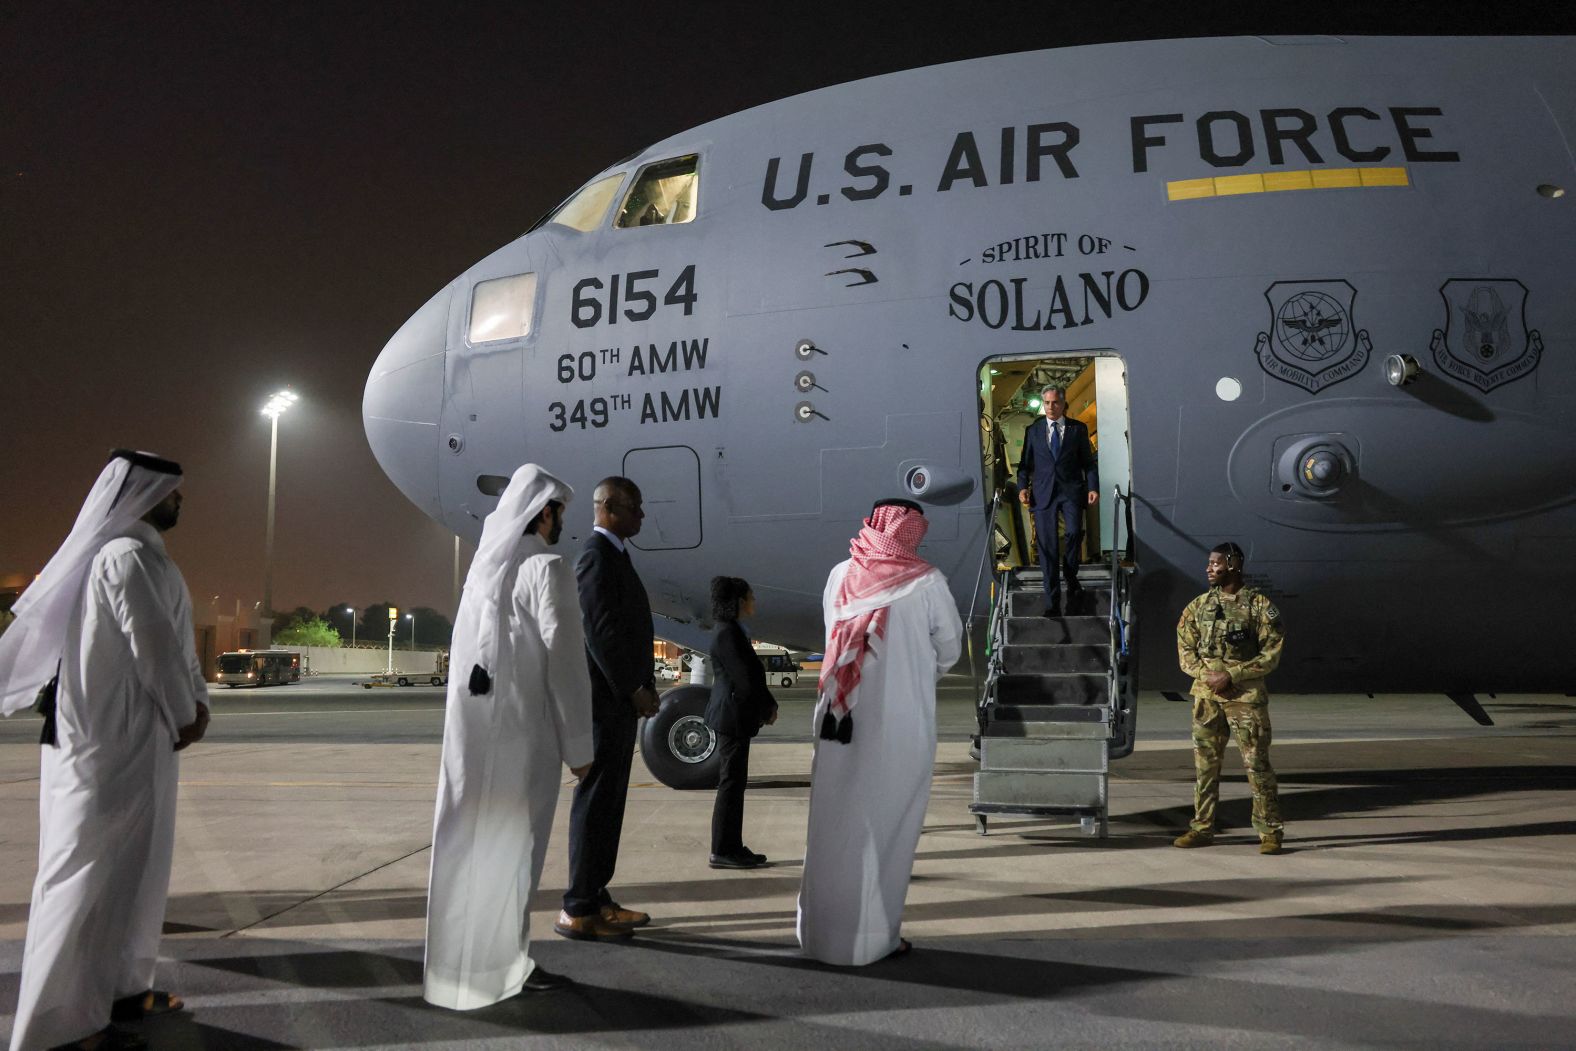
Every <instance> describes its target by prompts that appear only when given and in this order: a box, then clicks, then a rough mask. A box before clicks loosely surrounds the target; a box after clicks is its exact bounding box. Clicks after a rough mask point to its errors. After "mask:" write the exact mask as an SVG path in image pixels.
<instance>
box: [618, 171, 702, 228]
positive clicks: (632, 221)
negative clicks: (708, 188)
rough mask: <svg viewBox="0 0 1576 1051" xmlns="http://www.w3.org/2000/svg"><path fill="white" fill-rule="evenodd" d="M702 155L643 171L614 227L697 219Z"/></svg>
mask: <svg viewBox="0 0 1576 1051" xmlns="http://www.w3.org/2000/svg"><path fill="white" fill-rule="evenodd" d="M699 169H700V155H699V154H694V153H692V154H690V155H689V156H687V157H675V158H673V159H672V160H670V161H657V162H656V163H654V164H648V165H646V166H645V167H644V168H642V169H641V170H640V174H639V175H638V176H637V177H636V178H635V184H634V186H633V187H632V188H631V189H630V191H629V195H628V196H626V197H625V198H624V206H623V207H622V208H620V209H619V210H618V222H617V223H615V224H614V225H616V226H621V227H629V226H665V225H668V224H671V223H687V222H689V221H690V220H691V219H693V218H695V202H696V200H697V199H698V193H699V190H700V178H699V175H700V170H699Z"/></svg>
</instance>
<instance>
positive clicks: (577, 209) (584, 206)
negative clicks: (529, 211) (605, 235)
mask: <svg viewBox="0 0 1576 1051" xmlns="http://www.w3.org/2000/svg"><path fill="white" fill-rule="evenodd" d="M623 181H624V173H623V172H619V173H618V174H617V175H609V176H607V177H605V178H602V179H598V180H597V181H596V182H593V183H587V184H586V185H585V186H584V187H582V188H581V190H580V192H579V193H577V194H575V195H574V196H573V197H571V198H569V200H567V201H565V202H564V203H563V205H562V206H561V207H560V208H559V209H558V211H556V212H554V213H553V214H552V217H551V218H549V219H548V220H547V221H548V222H550V223H557V224H558V225H559V226H567V227H569V228H570V229H573V230H579V231H581V232H583V233H585V232H589V231H591V230H595V229H596V228H597V227H598V226H601V225H602V220H603V219H604V218H605V217H606V216H607V206H608V205H610V204H612V203H613V198H614V197H615V196H617V195H618V185H619V183H621V182H623Z"/></svg>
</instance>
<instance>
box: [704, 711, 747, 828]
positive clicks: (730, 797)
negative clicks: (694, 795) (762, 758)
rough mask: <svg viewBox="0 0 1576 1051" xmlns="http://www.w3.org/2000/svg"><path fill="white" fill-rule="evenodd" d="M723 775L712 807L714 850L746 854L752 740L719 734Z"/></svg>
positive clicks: (718, 749) (719, 755)
mask: <svg viewBox="0 0 1576 1051" xmlns="http://www.w3.org/2000/svg"><path fill="white" fill-rule="evenodd" d="M717 757H718V759H720V760H721V771H720V773H721V776H720V777H719V778H718V780H717V802H716V804H715V805H714V806H713V807H712V808H711V852H712V853H713V854H718V855H721V856H724V857H733V856H735V855H738V854H742V853H744V788H745V785H747V784H748V783H749V780H750V739H749V738H748V737H735V736H734V735H732V734H725V733H718V734H717Z"/></svg>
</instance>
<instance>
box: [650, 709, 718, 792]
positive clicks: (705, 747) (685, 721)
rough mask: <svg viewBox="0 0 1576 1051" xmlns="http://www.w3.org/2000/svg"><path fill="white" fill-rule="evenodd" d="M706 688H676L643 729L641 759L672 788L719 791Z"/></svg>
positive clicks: (715, 750)
mask: <svg viewBox="0 0 1576 1051" xmlns="http://www.w3.org/2000/svg"><path fill="white" fill-rule="evenodd" d="M710 699H711V689H710V687H706V686H676V687H674V688H673V689H671V690H669V691H668V692H667V693H665V694H663V695H662V707H661V708H659V709H657V714H656V715H653V716H651V717H650V718H649V719H647V720H645V722H644V724H643V725H642V726H641V728H640V755H641V758H642V759H644V760H645V761H646V768H647V769H649V770H650V771H651V773H652V775H653V776H654V777H656V779H657V780H658V781H661V782H662V783H663V784H665V785H667V786H668V787H669V788H699V789H711V788H716V787H717V779H718V776H719V774H718V769H717V768H718V759H717V735H716V734H714V733H712V731H711V729H710V728H709V727H707V726H706V723H705V714H706V702H707V701H708V700H710Z"/></svg>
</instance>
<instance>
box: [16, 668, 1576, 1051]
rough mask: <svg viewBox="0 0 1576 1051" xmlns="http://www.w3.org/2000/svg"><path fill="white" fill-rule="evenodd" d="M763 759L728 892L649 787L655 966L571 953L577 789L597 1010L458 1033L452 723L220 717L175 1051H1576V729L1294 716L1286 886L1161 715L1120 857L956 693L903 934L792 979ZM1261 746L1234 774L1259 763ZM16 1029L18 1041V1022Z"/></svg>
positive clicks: (787, 700)
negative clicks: (440, 804) (1202, 812)
mask: <svg viewBox="0 0 1576 1051" xmlns="http://www.w3.org/2000/svg"><path fill="white" fill-rule="evenodd" d="M778 693H779V696H780V698H781V699H782V700H783V713H782V718H781V719H780V720H779V722H778V725H776V726H774V727H769V728H767V730H766V731H765V733H764V734H763V735H762V737H761V738H760V739H759V740H758V743H757V745H756V747H755V749H754V750H753V751H752V755H751V785H750V793H749V796H748V802H747V804H746V811H745V829H746V839H747V841H748V842H749V844H750V845H751V846H752V847H753V848H754V849H756V850H759V851H761V852H763V853H765V854H767V855H769V856H770V857H771V858H772V859H773V864H772V865H771V866H769V867H767V868H764V869H760V870H755V871H750V872H719V871H714V870H711V869H709V868H707V866H706V850H707V840H708V835H709V822H710V813H711V805H712V794H711V793H709V792H676V791H673V790H672V789H669V788H666V787H664V786H662V785H661V784H659V783H657V782H656V781H655V780H654V779H653V778H651V777H650V775H649V774H648V773H647V772H646V770H645V769H644V767H643V766H642V765H641V763H640V760H639V759H637V760H636V771H635V775H634V779H633V782H634V783H633V786H632V788H631V792H630V802H629V810H628V815H627V817H626V823H625V829H624V837H623V847H622V853H621V856H620V862H619V875H618V878H617V880H616V881H615V885H614V891H615V894H616V895H617V896H618V898H619V900H620V902H621V903H622V904H624V905H626V906H630V907H633V908H639V909H645V910H648V911H650V912H651V913H652V914H653V916H654V921H653V924H652V926H651V927H650V928H647V929H645V930H643V931H642V932H641V933H640V934H639V935H638V936H637V937H636V938H635V939H634V940H633V941H632V942H631V943H629V944H627V945H622V946H618V945H595V944H585V943H579V942H567V941H564V940H563V939H560V938H558V937H557V936H555V935H554V934H553V933H552V930H551V924H552V920H553V917H554V916H555V915H556V912H557V909H558V900H559V896H560V895H561V894H562V891H563V886H564V882H565V870H566V865H565V858H564V850H565V842H566V838H565V829H566V821H567V806H568V799H569V793H570V790H571V788H572V782H571V779H570V777H569V774H568V772H567V771H565V772H564V778H563V781H564V784H563V787H562V789H561V793H562V794H561V801H560V809H559V816H558V824H557V826H556V827H555V831H554V841H553V844H552V847H551V848H550V850H549V858H548V865H547V871H546V873H545V874H544V877H543V880H542V887H541V888H540V889H539V891H538V894H537V897H536V900H535V901H534V903H533V910H532V916H531V927H532V930H533V932H535V936H536V940H535V943H534V947H533V955H535V956H536V958H537V959H538V960H539V961H540V962H541V963H542V965H543V966H545V967H547V968H549V969H551V970H553V971H556V972H560V973H563V974H567V975H569V976H571V977H573V978H574V979H575V980H576V983H577V984H576V985H575V986H574V987H573V988H571V989H568V990H565V991H562V992H555V993H546V994H529V995H524V996H521V997H517V998H515V999H513V1000H509V1001H505V1002H504V1003H501V1004H497V1005H495V1006H493V1007H490V1008H485V1009H483V1010H480V1011H474V1012H467V1013H456V1012H451V1011H445V1010H442V1009H439V1008H435V1007H431V1006H430V1005H427V1004H426V1003H425V1002H424V1001H423V1000H422V999H421V944H422V937H423V927H424V914H425V905H426V893H425V888H426V877H427V867H428V862H429V845H430V842H431V825H432V811H433V800H434V793H435V786H436V777H437V767H438V748H439V742H440V739H441V735H442V703H443V701H442V691H441V690H437V689H433V688H431V687H413V688H408V689H397V688H396V689H379V690H370V691H363V690H361V689H360V688H359V687H355V686H351V685H350V684H349V682H348V680H344V679H341V680H337V681H334V680H327V679H316V680H310V681H308V682H304V683H300V684H297V685H292V686H288V687H276V688H272V689H268V690H234V691H231V690H225V689H217V690H215V692H214V723H213V726H212V728H211V729H210V731H209V735H208V739H207V740H206V741H204V742H203V743H202V744H200V745H198V746H196V747H194V748H192V749H190V750H189V751H187V752H185V753H183V759H182V772H181V789H180V795H181V798H180V808H181V809H180V816H179V819H178V826H177V843H176V856H175V868H174V876H173V880H172V885H171V891H170V903H169V911H168V916H167V921H166V925H165V932H166V937H165V941H164V946H163V951H164V954H165V957H166V961H167V962H165V963H164V964H162V965H161V969H160V976H159V984H160V986H161V987H164V988H170V989H173V990H175V991H178V992H180V993H181V994H183V995H184V996H186V998H187V1000H188V1002H189V1004H190V1006H191V1008H192V1010H191V1011H189V1012H186V1013H183V1014H182V1015H178V1016H174V1017H169V1018H164V1019H158V1020H154V1021H150V1022H148V1023H145V1024H144V1027H143V1031H144V1032H145V1033H146V1034H147V1035H148V1036H149V1037H150V1039H151V1041H152V1044H153V1046H154V1047H158V1048H172V1049H184V1048H223V1049H238V1051H245V1049H251V1048H372V1047H389V1048H395V1047H419V1048H471V1047H474V1048H493V1047H497V1048H502V1047H510V1048H516V1047H523V1048H560V1047H562V1048H569V1047H574V1048H602V1047H606V1048H648V1047H649V1048H658V1047H661V1048H673V1047H680V1048H689V1047H696V1048H735V1047H737V1048H744V1047H749V1048H762V1049H775V1048H784V1049H787V1048H810V1047H828V1048H896V1047H904V1048H944V1047H969V1048H1006V1047H1025V1048H1041V1047H1053V1046H1054V1047H1075V1048H1076V1047H1091V1048H1093V1047H1102V1048H1111V1047H1141V1048H1191V1047H1199V1048H1204V1047H1209V1048H1219V1047H1244V1048H1305V1047H1320V1048H1334V1047H1342V1048H1344V1047H1493V1048H1508V1047H1537V1048H1552V1047H1576V997H1573V996H1572V979H1571V976H1572V973H1573V969H1576V878H1573V869H1576V793H1573V789H1576V699H1573V698H1567V697H1557V696H1536V697H1533V696H1516V697H1509V696H1500V697H1497V698H1486V697H1485V698H1480V699H1481V700H1482V701H1483V703H1484V707H1485V709H1486V710H1487V711H1488V713H1489V715H1490V716H1492V717H1493V719H1494V721H1495V724H1496V725H1495V726H1493V727H1480V726H1477V725H1475V724H1474V723H1472V722H1471V721H1470V720H1469V719H1468V718H1467V717H1466V716H1465V715H1464V714H1463V713H1462V712H1461V711H1460V710H1459V709H1457V708H1456V707H1455V706H1454V705H1453V704H1452V703H1451V702H1449V701H1448V700H1446V699H1445V698H1444V697H1442V696H1438V695H1429V696H1422V695H1419V696H1379V697H1375V698H1368V697H1363V696H1360V695H1358V696H1338V697H1317V696H1297V697H1292V696H1285V697H1275V698H1274V700H1273V701H1272V704H1271V712H1272V713H1273V717H1274V720H1275V732H1276V741H1277V743H1276V745H1275V747H1274V749H1273V751H1272V753H1271V754H1272V758H1273V760H1274V763H1275V767H1276V770H1277V772H1278V773H1279V775H1280V782H1281V798H1282V807H1283V810H1284V811H1285V818H1286V822H1287V838H1286V845H1287V851H1286V853H1285V854H1283V855H1281V856H1279V857H1261V856H1260V855H1259V854H1258V853H1257V849H1256V848H1257V839H1256V837H1255V836H1254V835H1253V832H1252V829H1251V827H1250V826H1249V823H1248V791H1247V785H1246V781H1245V779H1244V778H1243V776H1242V773H1241V769H1240V766H1236V765H1235V764H1236V763H1237V760H1236V758H1235V757H1234V756H1231V757H1228V759H1227V767H1226V776H1224V777H1223V782H1224V788H1223V800H1222V805H1221V808H1220V815H1221V822H1222V825H1223V831H1222V834H1221V835H1220V837H1219V838H1218V839H1217V841H1216V845H1215V846H1213V847H1211V848H1208V849H1203V850H1192V851H1180V850H1176V849H1174V848H1172V847H1171V846H1170V840H1171V837H1173V836H1174V835H1175V834H1176V833H1177V832H1178V831H1179V830H1180V829H1181V828H1182V827H1183V826H1184V825H1185V823H1186V820H1187V817H1188V816H1189V814H1190V811H1191V800H1192V761H1191V750H1190V744H1189V740H1188V710H1187V705H1185V704H1176V703H1171V702H1168V701H1166V700H1164V699H1163V698H1162V697H1160V696H1159V695H1158V694H1155V695H1150V694H1145V695H1144V696H1143V697H1142V698H1141V702H1140V714H1139V723H1138V729H1139V747H1138V750H1137V752H1136V753H1135V754H1134V755H1132V756H1130V757H1129V758H1126V759H1122V760H1119V761H1117V762H1115V763H1113V765H1112V776H1111V800H1112V813H1111V835H1110V838H1109V839H1106V840H1103V841H1102V840H1096V839H1093V838H1088V837H1085V836H1083V835H1082V834H1081V832H1080V830H1079V829H1078V827H1077V826H1076V825H1075V824H1057V823H1055V822H1052V821H1045V820H1027V819H1021V820H1019V819H1010V818H993V819H992V822H991V825H990V835H988V836H983V837H982V836H980V835H978V834H977V833H976V831H975V826H974V822H973V819H972V817H971V815H970V814H969V813H968V803H969V799H970V793H971V780H970V778H971V774H972V771H973V768H974V764H973V763H972V761H970V759H969V757H968V752H967V749H968V734H969V733H970V732H971V730H972V727H973V711H972V702H971V699H970V693H969V689H968V683H967V681H966V680H964V679H962V678H960V677H959V678H949V679H948V680H947V681H946V682H945V683H944V688H943V690H942V696H941V701H940V704H939V713H938V714H939V722H940V736H941V743H940V746H939V749H938V754H937V759H936V767H935V775H934V780H933V791H932V796H931V801H930V806H929V810H928V812H927V817H926V826H925V831H924V835H923V836H922V837H921V839H920V846H919V854H918V857H917V859H916V863H915V867H914V881H913V884H912V886H911V888H910V891H909V896H908V904H907V909H906V911H905V918H904V934H905V936H907V937H908V938H910V939H911V940H912V941H913V942H914V943H915V951H914V952H913V953H912V954H911V955H909V956H908V957H906V958H903V959H894V960H888V961H883V962H881V963H877V964H873V965H871V966H870V967H866V968H860V969H840V968H831V967H824V966H821V965H818V964H815V963H812V962H809V961H806V960H804V959H803V958H801V957H800V956H799V955H798V952H797V948H796V944H795V941H794V934H793V929H794V907H795V898H796V895H797V891H798V884H799V874H800V864H801V860H802V857H803V846H804V829H805V818H806V812H807V806H806V803H807V798H808V779H809V763H810V754H811V739H810V735H809V729H810V727H809V721H810V720H809V711H810V706H811V700H812V697H811V690H810V688H809V687H808V686H806V687H800V688H794V689H788V690H782V691H778ZM37 732H38V724H37V721H36V720H34V719H32V718H30V717H27V716H18V717H16V718H14V719H11V720H8V721H5V722H3V723H0V792H3V793H4V798H5V803H6V804H7V805H6V806H5V807H4V809H3V811H0V814H3V816H0V843H3V845H4V846H5V848H6V849H5V850H4V851H0V1010H5V1011H10V1010H14V1006H15V1003H16V994H17V982H18V971H19V968H20V961H21V953H22V938H23V936H24V933H25V925H26V920H27V909H28V906H27V903H28V899H29V896H30V890H31V884H32V880H33V875H34V867H35V861H36V844H37V797H38V780H37V778H38V757H37V754H36V750H37V747H38V746H37V744H36V741H37ZM1233 750H1234V749H1233ZM5 1024H6V1027H7V1030H9V1025H10V1016H9V1015H7V1016H6V1018H5Z"/></svg>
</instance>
